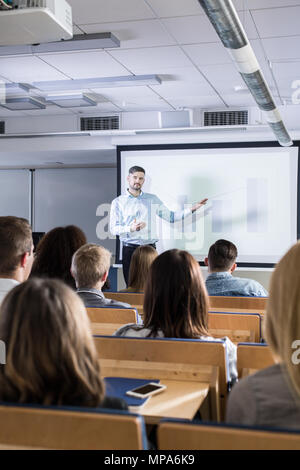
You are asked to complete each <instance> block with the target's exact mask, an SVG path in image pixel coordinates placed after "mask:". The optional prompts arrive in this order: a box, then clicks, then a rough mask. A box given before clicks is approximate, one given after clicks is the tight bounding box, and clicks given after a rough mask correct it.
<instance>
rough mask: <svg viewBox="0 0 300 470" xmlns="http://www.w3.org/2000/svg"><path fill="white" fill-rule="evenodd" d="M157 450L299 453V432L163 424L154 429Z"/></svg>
mask: <svg viewBox="0 0 300 470" xmlns="http://www.w3.org/2000/svg"><path fill="white" fill-rule="evenodd" d="M158 447H159V449H160V450H171V449H172V450H179V449H182V450H288V449H290V450H292V449H294V450H300V426H299V431H290V430H274V431H271V430H270V429H268V430H264V429H263V428H247V427H238V426H232V425H227V426H226V425H223V424H209V423H201V422H198V423H196V422H188V421H179V420H177V421H176V420H166V421H164V422H161V424H160V425H159V428H158Z"/></svg>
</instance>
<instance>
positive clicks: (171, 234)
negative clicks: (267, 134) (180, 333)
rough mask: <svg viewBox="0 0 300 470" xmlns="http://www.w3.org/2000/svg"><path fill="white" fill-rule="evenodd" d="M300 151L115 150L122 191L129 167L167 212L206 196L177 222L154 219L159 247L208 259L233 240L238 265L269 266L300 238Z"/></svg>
mask: <svg viewBox="0 0 300 470" xmlns="http://www.w3.org/2000/svg"><path fill="white" fill-rule="evenodd" d="M297 144H298V142H297ZM298 153H299V147H298V145H296V144H295V145H294V146H293V147H280V146H279V145H278V144H277V143H275V142H274V143H273V142H263V143H262V142H260V143H255V144H253V143H241V144H233V143H231V144H228V143H227V144H223V145H221V144H217V145H216V146H213V145H212V144H210V145H200V144H199V145H198V146H197V145H194V144H192V145H186V146H184V145H172V146H170V145H169V146H167V145H164V146H138V147H137V146H136V147H118V194H126V190H127V181H126V177H127V175H128V170H129V168H130V167H132V166H134V165H138V166H141V167H143V168H144V169H145V171H146V181H145V183H144V186H143V191H144V192H147V193H154V194H156V195H157V196H158V197H159V198H160V199H161V200H162V201H163V202H164V204H165V205H166V206H167V207H168V208H169V209H170V210H174V211H175V210H180V209H183V208H185V207H190V206H191V204H192V203H195V202H196V201H200V200H202V199H204V198H208V202H207V204H206V206H205V208H204V210H203V209H200V210H199V211H197V212H196V213H194V214H193V215H189V216H187V217H186V218H185V219H184V220H182V221H180V222H175V223H174V224H170V223H169V222H166V221H164V220H162V219H160V218H159V217H158V216H157V217H156V218H155V219H156V220H155V223H156V230H157V234H158V238H159V241H158V244H157V248H158V251H159V252H162V251H165V250H168V249H171V248H179V249H186V250H188V251H189V252H190V253H192V254H193V255H194V256H195V258H196V259H197V260H198V261H203V259H204V257H205V256H206V255H207V252H208V249H209V247H210V245H211V244H212V243H214V242H215V241H216V240H218V239H221V238H223V239H226V240H230V241H232V242H233V243H235V244H236V246H237V248H238V253H239V255H238V260H237V261H238V264H239V266H249V267H271V266H273V265H274V264H275V263H276V262H278V260H279V259H280V258H281V257H282V255H283V254H284V253H285V252H286V251H287V249H289V248H290V246H291V245H292V244H293V243H295V242H296V241H297V238H298V237H297V225H298V224H297V205H298V189H297V182H298ZM117 248H118V247H117ZM117 253H119V249H117Z"/></svg>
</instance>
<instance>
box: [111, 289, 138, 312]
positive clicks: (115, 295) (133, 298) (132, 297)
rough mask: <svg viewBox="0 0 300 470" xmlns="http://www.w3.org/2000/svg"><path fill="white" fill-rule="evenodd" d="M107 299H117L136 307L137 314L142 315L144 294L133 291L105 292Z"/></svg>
mask: <svg viewBox="0 0 300 470" xmlns="http://www.w3.org/2000/svg"><path fill="white" fill-rule="evenodd" d="M105 297H106V298H107V299H113V300H119V301H120V302H126V303H127V304H129V305H131V306H132V307H134V308H136V309H137V311H138V312H139V314H140V315H141V316H142V315H143V304H144V294H142V293H134V292H105Z"/></svg>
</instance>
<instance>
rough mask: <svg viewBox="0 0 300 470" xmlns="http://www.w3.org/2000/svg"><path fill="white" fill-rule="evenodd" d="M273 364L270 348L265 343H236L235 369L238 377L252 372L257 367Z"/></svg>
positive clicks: (257, 368)
mask: <svg viewBox="0 0 300 470" xmlns="http://www.w3.org/2000/svg"><path fill="white" fill-rule="evenodd" d="M273 364H275V361H274V358H273V356H272V353H271V349H270V347H269V346H268V345H266V344H264V343H263V344H262V343H260V344H256V343H253V344H246V343H245V344H244V343H241V344H238V345H237V369H238V376H239V378H242V377H245V376H247V375H249V374H253V373H254V372H256V371H257V370H259V369H266V368H267V367H270V366H272V365H273Z"/></svg>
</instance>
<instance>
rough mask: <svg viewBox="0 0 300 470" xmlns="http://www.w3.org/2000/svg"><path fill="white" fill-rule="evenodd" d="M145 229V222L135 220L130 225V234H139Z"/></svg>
mask: <svg viewBox="0 0 300 470" xmlns="http://www.w3.org/2000/svg"><path fill="white" fill-rule="evenodd" d="M145 227H146V224H145V222H137V221H136V219H134V221H133V222H132V224H131V225H130V232H139V231H140V230H142V229H143V228H145Z"/></svg>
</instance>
